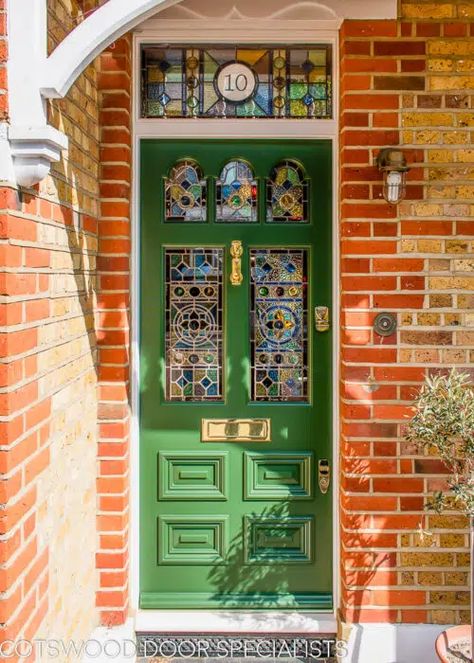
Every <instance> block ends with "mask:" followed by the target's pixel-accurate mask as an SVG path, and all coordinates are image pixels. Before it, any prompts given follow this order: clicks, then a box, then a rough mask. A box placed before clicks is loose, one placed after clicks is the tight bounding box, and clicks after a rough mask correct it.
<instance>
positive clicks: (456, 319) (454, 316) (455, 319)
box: [444, 313, 461, 327]
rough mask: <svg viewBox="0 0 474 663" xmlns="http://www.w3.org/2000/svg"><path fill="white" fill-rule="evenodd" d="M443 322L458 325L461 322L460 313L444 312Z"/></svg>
mask: <svg viewBox="0 0 474 663" xmlns="http://www.w3.org/2000/svg"><path fill="white" fill-rule="evenodd" d="M444 324H445V325H453V326H455V327H456V326H458V325H460V324H461V314H460V313H445V314H444Z"/></svg>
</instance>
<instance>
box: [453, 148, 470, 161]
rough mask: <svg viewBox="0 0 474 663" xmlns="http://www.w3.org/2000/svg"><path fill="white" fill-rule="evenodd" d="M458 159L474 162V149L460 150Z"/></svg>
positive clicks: (457, 155) (457, 153) (457, 154)
mask: <svg viewBox="0 0 474 663" xmlns="http://www.w3.org/2000/svg"><path fill="white" fill-rule="evenodd" d="M456 157H457V159H456V160H457V161H462V162H464V161H465V162H468V163H471V162H474V150H467V149H466V150H458V151H457V152H456Z"/></svg>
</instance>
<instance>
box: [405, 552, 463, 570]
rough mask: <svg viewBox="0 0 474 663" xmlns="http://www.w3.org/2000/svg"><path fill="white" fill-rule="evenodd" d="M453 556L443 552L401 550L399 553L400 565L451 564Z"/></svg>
mask: <svg viewBox="0 0 474 663" xmlns="http://www.w3.org/2000/svg"><path fill="white" fill-rule="evenodd" d="M453 562H454V556H453V554H452V553H444V552H403V553H400V564H401V565H402V566H414V567H419V566H421V567H424V566H453Z"/></svg>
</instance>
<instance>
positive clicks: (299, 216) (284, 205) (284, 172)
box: [267, 159, 309, 223]
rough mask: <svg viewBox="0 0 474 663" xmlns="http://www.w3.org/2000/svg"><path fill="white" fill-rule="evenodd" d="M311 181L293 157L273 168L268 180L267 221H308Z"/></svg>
mask: <svg viewBox="0 0 474 663" xmlns="http://www.w3.org/2000/svg"><path fill="white" fill-rule="evenodd" d="M308 190H309V182H308V181H307V179H306V178H305V173H304V170H303V167H302V166H301V165H300V164H299V163H298V162H297V161H293V160H291V159H288V160H286V161H282V162H280V163H279V164H278V165H276V166H275V168H273V169H272V172H271V174H270V179H269V180H268V182H267V221H268V222H269V223H274V222H284V223H307V222H308V220H309V215H308V200H309V191H308Z"/></svg>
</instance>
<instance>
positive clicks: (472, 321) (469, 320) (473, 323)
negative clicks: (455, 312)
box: [465, 313, 474, 327]
mask: <svg viewBox="0 0 474 663" xmlns="http://www.w3.org/2000/svg"><path fill="white" fill-rule="evenodd" d="M465 324H466V326H467V327H474V313H466V318H465Z"/></svg>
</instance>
